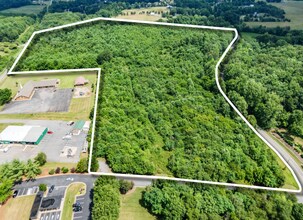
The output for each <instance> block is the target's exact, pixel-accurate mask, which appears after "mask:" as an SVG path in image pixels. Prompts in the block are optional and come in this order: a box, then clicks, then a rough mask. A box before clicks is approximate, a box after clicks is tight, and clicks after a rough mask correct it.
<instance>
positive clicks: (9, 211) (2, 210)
mask: <svg viewBox="0 0 303 220" xmlns="http://www.w3.org/2000/svg"><path fill="white" fill-rule="evenodd" d="M34 200H35V195H31V196H21V197H16V198H10V199H9V200H8V201H7V203H6V204H5V205H4V206H2V207H0V219H1V220H14V219H16V220H28V219H29V216H30V211H31V208H32V205H33V203H34Z"/></svg>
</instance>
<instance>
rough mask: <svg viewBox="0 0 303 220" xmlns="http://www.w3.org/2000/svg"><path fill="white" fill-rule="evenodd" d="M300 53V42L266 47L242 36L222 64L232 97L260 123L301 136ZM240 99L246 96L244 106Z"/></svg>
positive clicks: (301, 79)
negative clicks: (296, 44)
mask: <svg viewBox="0 0 303 220" xmlns="http://www.w3.org/2000/svg"><path fill="white" fill-rule="evenodd" d="M302 54H303V47H302V46H291V45H289V44H287V45H284V46H280V47H269V48H268V47H262V45H260V44H259V43H257V42H256V41H254V40H252V39H249V38H248V39H247V40H245V39H244V40H242V41H241V43H240V45H238V47H237V50H235V51H234V53H233V54H232V55H231V58H230V60H229V62H228V64H226V65H225V68H224V80H225V83H226V88H227V90H228V91H229V92H228V93H229V94H230V98H231V100H232V101H234V102H235V104H236V105H237V106H238V107H239V108H240V110H241V111H242V112H248V114H252V115H254V116H255V117H256V119H257V122H258V125H259V126H261V127H263V128H266V129H267V128H273V127H284V128H288V129H289V131H290V132H291V133H292V134H294V135H297V136H301V137H303V105H302V103H303V86H302V85H303V76H302V71H301V70H302V68H303V65H302V62H301V60H302V59H303V55H302ZM235 91H236V92H235ZM235 93H237V96H235V95H232V94H235ZM239 99H244V100H246V103H247V106H246V109H245V105H244V104H243V103H239V101H238V100H239ZM242 102H243V101H242Z"/></svg>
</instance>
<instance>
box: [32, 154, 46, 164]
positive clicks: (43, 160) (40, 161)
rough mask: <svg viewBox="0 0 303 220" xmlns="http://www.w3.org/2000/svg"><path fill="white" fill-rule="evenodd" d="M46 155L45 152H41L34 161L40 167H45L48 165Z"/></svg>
mask: <svg viewBox="0 0 303 220" xmlns="http://www.w3.org/2000/svg"><path fill="white" fill-rule="evenodd" d="M46 158H47V157H46V154H45V153H43V152H40V153H38V154H37V156H36V157H35V158H34V161H35V162H37V163H38V164H39V166H43V165H44V164H45V163H46Z"/></svg>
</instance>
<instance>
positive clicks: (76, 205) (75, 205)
mask: <svg viewBox="0 0 303 220" xmlns="http://www.w3.org/2000/svg"><path fill="white" fill-rule="evenodd" d="M80 206H81V204H80V202H76V203H74V204H73V207H74V208H75V207H80Z"/></svg>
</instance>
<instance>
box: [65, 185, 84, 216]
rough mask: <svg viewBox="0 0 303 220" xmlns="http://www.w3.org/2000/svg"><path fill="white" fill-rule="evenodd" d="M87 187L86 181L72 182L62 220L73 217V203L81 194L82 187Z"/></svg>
mask: <svg viewBox="0 0 303 220" xmlns="http://www.w3.org/2000/svg"><path fill="white" fill-rule="evenodd" d="M85 187H86V185H85V184H84V183H72V184H71V185H70V186H69V187H68V188H67V191H66V194H65V199H64V207H63V212H62V217H61V220H70V219H73V204H74V203H75V201H76V198H75V196H76V195H80V194H79V191H80V189H81V188H85ZM84 193H85V192H84Z"/></svg>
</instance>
